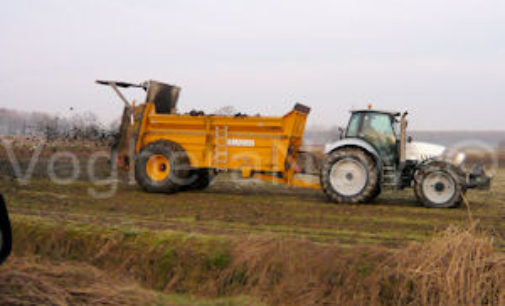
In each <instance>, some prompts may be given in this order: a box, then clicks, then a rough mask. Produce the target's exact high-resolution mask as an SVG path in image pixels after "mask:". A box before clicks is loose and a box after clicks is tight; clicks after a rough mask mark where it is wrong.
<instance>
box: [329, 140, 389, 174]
mask: <svg viewBox="0 0 505 306" xmlns="http://www.w3.org/2000/svg"><path fill="white" fill-rule="evenodd" d="M344 147H355V148H360V149H362V150H363V151H365V152H367V153H368V154H370V155H371V156H372V157H373V158H374V159H375V161H376V162H377V171H378V172H379V174H381V173H382V160H381V158H380V156H379V153H378V152H377V150H376V149H375V148H374V147H373V146H372V145H371V144H369V143H368V142H366V141H364V140H363V139H359V138H346V139H342V140H338V141H336V142H332V143H328V144H326V145H325V147H324V153H325V154H326V155H329V154H330V153H332V152H333V151H335V150H337V149H340V148H344Z"/></svg>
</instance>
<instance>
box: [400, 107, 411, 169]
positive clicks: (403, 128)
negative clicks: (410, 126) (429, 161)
mask: <svg viewBox="0 0 505 306" xmlns="http://www.w3.org/2000/svg"><path fill="white" fill-rule="evenodd" d="M408 114H409V113H408V112H404V113H403V115H402V118H401V121H400V163H404V162H405V161H406V159H407V153H406V152H407V115H408Z"/></svg>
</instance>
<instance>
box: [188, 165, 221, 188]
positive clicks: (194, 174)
mask: <svg viewBox="0 0 505 306" xmlns="http://www.w3.org/2000/svg"><path fill="white" fill-rule="evenodd" d="M215 177H216V173H215V171H214V169H193V170H191V171H190V172H189V176H188V180H189V181H190V182H191V183H189V185H186V186H184V187H183V188H182V189H183V190H202V189H205V188H207V187H208V186H209V185H210V183H212V181H213V180H214V178H215Z"/></svg>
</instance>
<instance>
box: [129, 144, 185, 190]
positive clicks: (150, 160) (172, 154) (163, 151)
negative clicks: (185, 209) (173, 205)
mask: <svg viewBox="0 0 505 306" xmlns="http://www.w3.org/2000/svg"><path fill="white" fill-rule="evenodd" d="M189 165H190V163H189V158H188V156H187V155H186V152H185V151H184V149H183V148H182V147H181V146H180V145H178V144H176V143H174V142H171V141H167V140H159V141H156V142H153V143H150V144H148V145H147V146H145V148H144V149H142V151H141V152H140V154H139V155H138V157H137V160H136V162H135V179H136V181H137V183H138V184H139V185H140V186H141V187H142V188H143V189H144V190H146V191H148V192H164V193H174V192H176V191H178V190H179V189H180V187H181V186H183V185H184V182H185V181H186V179H187V176H188V173H189V170H188V169H189Z"/></svg>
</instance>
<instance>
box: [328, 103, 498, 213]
mask: <svg viewBox="0 0 505 306" xmlns="http://www.w3.org/2000/svg"><path fill="white" fill-rule="evenodd" d="M351 113H352V115H351V119H350V121H349V124H348V126H347V129H346V130H345V131H342V135H341V139H340V140H339V141H337V142H335V143H331V144H328V145H327V146H326V148H325V153H326V160H325V162H324V163H323V166H322V169H321V186H322V188H323V190H324V192H325V194H326V195H327V196H328V198H329V199H330V200H332V201H334V202H337V203H360V202H368V201H370V200H372V199H373V198H375V197H377V196H378V195H379V194H380V193H381V190H383V189H394V190H400V189H403V188H406V187H413V188H414V192H415V195H416V197H417V199H418V200H419V201H420V202H421V203H423V205H424V206H426V207H445V208H450V207H458V206H459V205H460V203H461V201H462V198H463V195H464V194H465V192H466V190H467V189H470V188H479V189H489V188H490V182H491V179H490V177H488V176H487V175H486V174H485V172H484V168H483V166H482V165H478V166H476V167H475V168H474V169H473V170H472V171H471V172H470V173H467V172H465V171H464V170H463V168H462V167H461V165H462V164H463V161H464V159H465V154H464V153H458V154H456V155H455V156H452V157H451V158H448V156H446V155H445V153H446V149H445V147H443V146H439V145H434V144H428V143H421V142H412V141H411V138H410V137H409V138H407V135H406V129H407V120H406V116H407V113H406V112H405V113H403V114H401V113H399V112H387V111H378V110H372V109H366V110H356V111H352V112H351Z"/></svg>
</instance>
